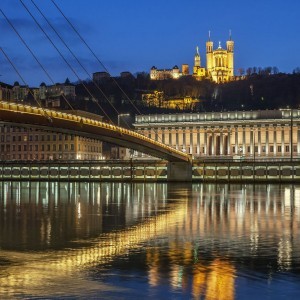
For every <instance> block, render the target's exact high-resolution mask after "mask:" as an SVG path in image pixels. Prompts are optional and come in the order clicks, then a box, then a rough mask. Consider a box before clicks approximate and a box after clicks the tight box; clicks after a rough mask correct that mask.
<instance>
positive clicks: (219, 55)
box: [206, 35, 234, 83]
mask: <svg viewBox="0 0 300 300" xmlns="http://www.w3.org/2000/svg"><path fill="white" fill-rule="evenodd" d="M233 51H234V41H233V40H232V39H231V35H230V37H229V40H228V41H227V42H226V49H223V48H222V46H221V42H219V46H218V48H217V49H215V50H214V49H213V42H212V41H211V40H210V37H209V40H208V41H207V42H206V68H207V75H208V77H209V78H210V79H211V80H212V81H214V82H217V83H223V82H228V81H231V80H233V79H234V52H233Z"/></svg>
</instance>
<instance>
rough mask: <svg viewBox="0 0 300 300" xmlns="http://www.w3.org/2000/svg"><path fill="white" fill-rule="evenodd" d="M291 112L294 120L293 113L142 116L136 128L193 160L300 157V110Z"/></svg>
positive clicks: (139, 117)
mask: <svg viewBox="0 0 300 300" xmlns="http://www.w3.org/2000/svg"><path fill="white" fill-rule="evenodd" d="M292 112H293V117H292V118H291V110H277V111H240V112H210V113H185V114H161V115H140V116H136V122H135V124H134V126H135V128H136V130H137V131H138V132H139V133H141V134H144V135H145V136H147V137H150V138H153V139H156V140H158V141H161V142H162V143H164V144H167V145H169V146H172V147H174V148H176V149H178V150H183V151H186V152H187V153H190V154H192V155H193V156H194V157H201V156H237V155H238V156H244V157H252V158H259V157H290V156H293V157H300V125H299V124H300V110H292ZM292 119H293V126H292V127H291V120H292ZM291 128H292V132H291ZM291 137H292V139H293V143H292V144H293V145H292V147H291Z"/></svg>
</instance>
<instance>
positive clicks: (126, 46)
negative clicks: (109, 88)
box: [0, 0, 300, 86]
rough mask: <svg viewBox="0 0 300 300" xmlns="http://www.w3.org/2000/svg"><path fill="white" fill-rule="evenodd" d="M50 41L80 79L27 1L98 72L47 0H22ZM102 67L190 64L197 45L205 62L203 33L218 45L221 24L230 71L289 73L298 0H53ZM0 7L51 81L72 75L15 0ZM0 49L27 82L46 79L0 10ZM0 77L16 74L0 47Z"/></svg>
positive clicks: (297, 43)
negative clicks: (231, 52)
mask: <svg viewBox="0 0 300 300" xmlns="http://www.w3.org/2000/svg"><path fill="white" fill-rule="evenodd" d="M22 1H23V3H24V4H25V5H26V6H27V7H28V8H29V9H30V11H31V13H32V14H33V15H34V16H35V17H36V18H37V20H38V21H39V22H40V23H41V25H42V26H43V28H44V30H45V31H46V32H47V33H48V34H49V36H50V37H51V38H52V39H53V41H54V43H55V44H56V45H57V47H58V48H59V50H60V51H61V52H62V54H63V55H64V56H65V57H66V59H67V61H68V62H69V64H71V65H72V68H73V69H74V70H75V72H76V73H77V74H78V75H79V78H80V79H86V78H88V75H87V74H86V72H85V71H83V70H82V69H81V67H80V66H79V65H78V64H77V62H76V61H75V59H74V58H73V57H72V55H71V54H70V53H69V52H68V50H66V48H65V47H64V45H63V44H62V43H61V42H60V41H59V39H58V38H57V36H56V35H55V33H54V32H53V31H52V30H51V28H50V27H49V26H48V25H47V23H46V21H45V19H43V17H42V16H41V15H40V13H39V12H38V11H37V9H36V8H35V7H34V5H33V3H32V1H34V3H36V5H37V6H38V7H39V8H40V10H41V11H42V12H43V13H44V14H45V15H46V16H47V18H48V20H49V22H50V23H51V24H52V25H53V26H54V27H55V29H56V30H57V31H58V32H59V34H60V35H61V36H62V37H63V38H64V41H65V43H67V44H68V46H69V47H70V48H71V49H72V51H73V52H74V53H75V54H76V57H77V58H78V59H79V60H80V62H81V63H82V64H83V65H84V67H85V68H86V70H87V71H88V73H90V74H91V73H93V72H97V71H103V67H102V66H101V65H100V64H99V63H98V62H97V60H96V59H95V58H94V57H93V56H92V55H91V54H90V52H89V50H88V49H87V48H86V47H85V46H84V45H83V43H82V42H81V41H80V40H79V38H78V37H77V36H76V34H75V33H74V32H73V31H72V29H71V28H70V27H69V25H68V24H67V22H66V21H65V19H64V18H63V17H62V15H61V14H60V13H59V11H58V10H57V9H56V8H55V6H54V5H53V3H52V2H51V0H22ZM54 1H55V3H56V4H57V5H58V6H59V7H60V8H61V9H62V11H63V12H64V14H65V15H66V16H67V17H68V18H69V19H70V21H71V22H72V23H73V25H74V26H75V27H76V28H77V29H78V31H79V32H80V34H81V35H82V36H83V37H84V39H85V40H86V41H87V43H88V44H89V46H90V47H91V48H92V49H93V50H94V52H95V53H96V54H97V56H98V58H99V59H100V60H101V62H103V64H104V65H105V66H106V68H107V69H108V70H109V72H110V73H111V74H112V75H113V76H116V75H119V73H120V72H122V71H130V72H132V73H136V72H142V71H146V72H149V69H150V68H151V67H152V66H153V65H155V66H156V67H157V68H171V67H173V66H174V65H176V64H177V65H178V66H181V64H183V63H187V64H189V65H190V69H192V66H193V57H194V53H195V48H196V46H199V51H200V55H201V60H202V65H204V66H205V42H206V40H207V38H208V31H209V30H210V31H211V39H212V40H213V41H214V43H215V47H217V46H218V43H219V41H221V43H222V46H223V47H225V43H226V40H227V39H228V35H229V30H231V31H232V39H233V40H234V41H235V69H236V70H237V69H238V68H245V69H246V68H248V67H254V66H256V67H268V66H271V67H273V66H276V67H278V69H279V71H281V72H286V73H291V72H292V71H293V69H295V68H296V67H300V62H299V59H298V53H299V52H300V38H299V28H300V17H299V13H300V1H298V0H285V1H283V0H252V1H241V0H228V1H223V0H215V1H201V0H151V1H149V0H126V1H125V0H54ZM0 8H1V10H2V11H3V13H4V14H5V15H6V16H7V17H8V19H9V20H10V21H11V22H12V23H13V25H14V26H15V28H16V30H18V32H19V33H20V35H21V36H22V38H23V39H24V40H25V41H26V43H27V44H28V45H29V47H30V49H31V50H32V52H33V53H34V54H35V55H36V56H37V58H38V59H39V61H40V63H41V64H42V65H43V67H44V68H45V69H46V70H47V72H48V73H49V74H50V77H51V78H52V79H53V81H55V82H63V81H65V79H66V78H67V77H68V78H69V79H70V80H71V81H76V80H78V78H77V76H76V75H75V74H74V72H73V71H71V69H70V68H69V67H68V66H67V64H66V63H65V62H64V61H63V59H62V58H61V57H60V55H59V54H58V53H57V52H56V50H55V49H54V47H53V46H52V45H51V43H50V42H49V41H48V39H47V38H46V37H45V35H44V34H43V33H42V32H41V31H40V29H39V28H38V27H37V25H36V24H35V23H34V21H33V19H32V18H31V17H30V15H29V14H28V12H27V11H26V10H25V8H24V7H23V6H22V3H21V2H20V1H19V0H1V2H0ZM0 28H1V47H2V48H3V50H4V51H5V53H6V54H7V55H8V56H9V58H10V59H11V60H12V61H13V63H14V65H15V67H16V68H17V69H18V71H19V73H20V74H21V75H22V77H23V79H24V81H25V82H26V83H27V84H29V85H33V86H38V85H39V84H40V83H41V82H43V81H44V82H46V84H51V80H50V79H49V77H48V76H47V75H46V74H45V72H44V71H43V70H42V68H41V67H40V66H39V65H38V64H37V62H36V61H35V60H34V58H33V57H32V55H31V54H30V52H29V51H28V50H27V49H26V47H25V46H24V45H23V44H22V42H21V41H20V39H19V38H18V36H17V35H16V33H15V32H14V31H13V29H12V28H11V27H10V25H8V23H7V21H6V20H5V18H4V16H3V14H2V13H0ZM0 74H1V77H0V81H2V82H5V83H9V84H13V83H14V81H19V82H20V83H22V84H23V82H22V80H21V79H20V77H19V76H18V74H17V73H16V72H15V71H14V69H13V68H12V66H11V65H10V63H9V62H8V61H7V59H6V58H5V57H4V55H3V53H0Z"/></svg>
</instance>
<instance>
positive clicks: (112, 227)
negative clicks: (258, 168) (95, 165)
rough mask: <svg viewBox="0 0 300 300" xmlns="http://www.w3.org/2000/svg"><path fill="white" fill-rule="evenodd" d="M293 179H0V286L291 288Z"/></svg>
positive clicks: (298, 221)
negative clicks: (236, 181)
mask: <svg viewBox="0 0 300 300" xmlns="http://www.w3.org/2000/svg"><path fill="white" fill-rule="evenodd" d="M299 225H300V186H297V185H276V184H261V185H253V184H234V185H228V184H201V183H199V184H198V183H197V184H195V183H193V184H167V183H136V184H130V183H125V184H124V183H83V182H81V183H77V182H72V183H63V182H0V298H1V299H2V298H5V299H6V298H9V299H11V298H15V299H18V298H19V299H21V298H22V299H23V298H26V299H49V298H51V299H66V298H68V299H86V298H97V299H127V298H128V299H143V298H144V299H224V300H225V299H226V300H230V299H255V298H257V299H298V297H299V294H300V226H299Z"/></svg>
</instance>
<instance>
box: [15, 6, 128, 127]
mask: <svg viewBox="0 0 300 300" xmlns="http://www.w3.org/2000/svg"><path fill="white" fill-rule="evenodd" d="M20 1H21V0H20ZM21 2H22V1H21ZM31 2H32V4H33V5H34V6H35V8H36V9H37V10H38V12H39V13H40V14H41V15H42V16H43V18H44V19H45V21H46V22H47V24H48V25H49V26H50V27H51V28H52V30H53V31H54V32H55V34H56V35H57V36H58V38H59V39H60V41H61V42H62V43H63V44H64V46H65V47H66V48H67V49H68V51H69V52H70V53H71V55H72V56H73V57H74V59H75V60H76V61H77V63H78V64H79V65H80V66H81V68H82V69H83V70H84V71H85V73H86V74H87V76H88V77H89V79H90V80H91V81H92V82H93V83H94V85H95V86H96V87H97V89H98V90H99V91H100V92H101V94H102V95H103V96H104V98H105V99H106V100H107V102H108V103H109V104H110V105H111V107H112V108H113V109H114V110H115V112H116V113H117V114H118V115H119V114H120V112H119V111H118V110H117V109H116V107H115V106H114V105H113V104H112V103H111V101H110V100H109V99H108V97H107V96H106V95H105V93H104V92H103V90H102V89H101V88H100V86H99V85H98V84H97V82H96V81H94V80H93V79H92V78H91V76H90V73H89V72H88V71H87V69H86V68H85V67H84V66H83V64H82V63H81V62H80V60H79V59H78V58H77V56H76V55H75V53H74V52H73V51H72V50H71V48H70V47H69V46H68V45H67V43H66V42H65V41H64V39H63V38H62V36H61V35H60V34H59V32H58V31H57V30H56V29H55V28H54V26H53V25H52V24H51V22H50V21H49V19H48V18H47V17H46V16H45V14H44V13H43V12H42V11H41V9H40V8H39V7H38V5H37V4H36V3H35V2H34V1H33V0H31ZM22 4H23V3H22ZM23 5H24V4H23ZM96 103H97V104H98V105H99V106H100V104H99V103H98V102H96ZM124 123H125V124H126V125H127V127H128V128H130V126H129V124H128V123H127V122H126V121H124Z"/></svg>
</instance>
